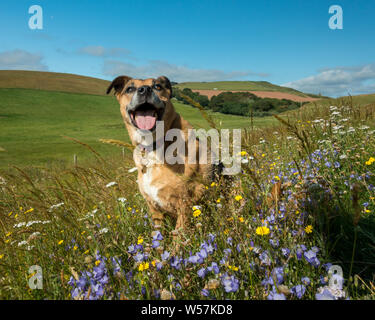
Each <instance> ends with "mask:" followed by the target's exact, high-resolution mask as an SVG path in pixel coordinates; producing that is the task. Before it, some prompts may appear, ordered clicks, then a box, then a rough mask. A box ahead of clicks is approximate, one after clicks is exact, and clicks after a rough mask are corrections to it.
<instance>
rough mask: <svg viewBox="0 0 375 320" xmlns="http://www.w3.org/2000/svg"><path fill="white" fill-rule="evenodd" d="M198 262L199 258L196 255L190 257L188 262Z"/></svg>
mask: <svg viewBox="0 0 375 320" xmlns="http://www.w3.org/2000/svg"><path fill="white" fill-rule="evenodd" d="M198 261H199V257H198V256H196V255H194V256H190V257H189V258H188V262H190V263H193V264H196V263H198Z"/></svg>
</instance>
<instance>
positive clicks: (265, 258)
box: [259, 251, 271, 266]
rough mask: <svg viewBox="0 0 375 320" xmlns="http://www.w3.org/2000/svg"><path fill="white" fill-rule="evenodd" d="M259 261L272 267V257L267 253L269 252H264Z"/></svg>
mask: <svg viewBox="0 0 375 320" xmlns="http://www.w3.org/2000/svg"><path fill="white" fill-rule="evenodd" d="M259 259H260V262H261V263H262V264H265V265H266V266H269V265H271V259H270V257H269V256H268V252H267V251H264V252H262V253H261V254H260V255H259Z"/></svg>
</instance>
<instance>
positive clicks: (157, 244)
mask: <svg viewBox="0 0 375 320" xmlns="http://www.w3.org/2000/svg"><path fill="white" fill-rule="evenodd" d="M159 246H160V242H159V240H152V248H154V249H155V248H157V247H159Z"/></svg>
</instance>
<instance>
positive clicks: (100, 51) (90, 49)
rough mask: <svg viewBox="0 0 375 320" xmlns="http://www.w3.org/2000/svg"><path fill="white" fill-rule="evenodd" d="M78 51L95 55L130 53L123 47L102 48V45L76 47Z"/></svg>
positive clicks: (113, 55) (111, 55)
mask: <svg viewBox="0 0 375 320" xmlns="http://www.w3.org/2000/svg"><path fill="white" fill-rule="evenodd" d="M78 52H79V53H82V54H88V55H90V56H95V57H121V56H128V55H129V54H130V51H129V50H127V49H124V48H104V47H103V46H87V47H83V48H80V49H78Z"/></svg>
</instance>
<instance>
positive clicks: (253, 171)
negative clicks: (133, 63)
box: [0, 89, 375, 300]
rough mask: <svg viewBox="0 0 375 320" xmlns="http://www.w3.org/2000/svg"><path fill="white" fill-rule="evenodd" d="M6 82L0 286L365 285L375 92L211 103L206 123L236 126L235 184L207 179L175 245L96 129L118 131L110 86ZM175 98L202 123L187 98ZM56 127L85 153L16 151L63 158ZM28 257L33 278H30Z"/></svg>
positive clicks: (342, 289)
mask: <svg viewBox="0 0 375 320" xmlns="http://www.w3.org/2000/svg"><path fill="white" fill-rule="evenodd" d="M15 90H16V89H12V90H10V89H2V90H1V96H2V103H3V101H6V99H8V102H7V103H8V104H11V103H13V104H14V105H13V108H9V109H7V110H5V111H4V108H2V109H1V112H2V114H1V117H2V118H0V121H3V122H2V127H1V128H2V135H1V137H2V138H1V139H2V140H1V141H0V146H2V147H3V148H4V149H6V151H5V152H2V155H1V157H3V156H4V154H6V153H7V152H9V153H11V154H12V157H11V158H8V159H5V161H9V159H13V160H14V161H15V162H16V160H15V158H14V154H16V155H17V157H19V158H20V162H19V163H20V164H21V163H23V164H24V165H23V166H22V167H21V166H15V167H6V168H2V169H0V228H1V233H0V298H1V299H76V300H77V299H78V300H80V299H90V300H91V299H163V300H167V299H269V300H277V299H281V300H284V299H292V300H298V299H330V300H337V299H374V298H375V284H374V271H375V251H374V247H375V216H374V212H375V211H374V210H375V176H374V168H375V138H374V133H375V131H374V124H375V119H374V116H375V104H373V103H372V104H371V103H369V104H361V103H358V101H357V102H355V101H354V100H353V99H338V100H330V101H322V102H319V104H318V103H315V104H310V105H306V106H303V107H302V108H301V109H299V110H297V111H290V112H288V113H286V114H283V115H281V116H280V117H278V119H273V120H270V119H262V120H261V121H265V122H263V123H261V124H263V125H264V126H257V125H254V126H250V125H249V122H248V121H249V119H248V118H246V119H241V118H240V117H233V118H231V117H227V116H223V115H219V114H214V115H213V117H212V118H213V119H214V120H215V121H214V124H213V125H214V126H216V125H217V126H220V121H221V126H222V127H224V123H226V127H231V128H233V127H243V128H244V130H243V134H242V136H243V141H242V152H241V153H240V154H239V155H235V156H238V157H240V158H241V162H242V173H241V174H240V175H238V176H235V177H234V180H233V183H234V184H235V185H236V186H238V185H240V186H241V187H240V188H238V187H236V188H234V187H233V188H230V187H229V188H228V182H227V181H225V179H222V180H220V181H218V182H217V183H211V184H208V185H207V186H206V189H207V193H206V195H205V196H204V198H202V199H201V201H200V202H199V203H196V204H193V205H192V208H191V217H190V227H189V228H188V229H187V230H186V231H185V232H184V233H183V235H182V237H181V238H180V239H179V242H180V245H179V248H178V249H176V246H175V244H174V243H173V242H172V236H171V231H172V230H173V221H167V222H166V224H165V225H164V226H163V228H162V229H161V230H160V231H159V232H152V231H153V226H152V221H151V219H150V215H149V213H148V210H147V207H146V204H145V201H144V199H143V198H142V196H141V195H140V194H139V193H138V191H137V190H138V189H137V184H136V172H132V171H129V168H132V167H133V162H132V157H131V153H130V151H129V152H126V153H125V154H124V155H123V154H122V153H121V152H120V150H121V148H118V147H116V146H112V145H104V144H102V143H100V142H98V139H99V138H112V139H119V140H123V141H126V139H127V138H126V137H125V132H124V131H125V129H124V128H123V126H122V123H121V119H120V116H119V112H118V106H117V105H116V101H115V100H114V98H113V97H99V96H90V97H89V96H84V95H71V94H69V95H67V96H65V94H64V93H57V92H56V93H53V94H51V92H44V91H40V92H39V91H38V92H35V91H32V90H19V89H17V91H15ZM59 95H63V96H61V97H59ZM57 97H59V99H57ZM62 98H63V99H62ZM37 101H38V102H39V103H38V102H37ZM40 101H43V105H45V106H46V108H47V106H52V105H53V106H54V107H56V108H55V109H53V114H52V113H51V112H50V111H51V109H41V108H39V107H41V106H42V104H40ZM58 101H64V107H66V108H68V107H70V108H71V109H70V110H71V111H70V112H68V113H67V114H65V115H64V116H63V115H62V114H59V104H58V103H57V102H58ZM59 103H60V102H59ZM78 103H79V105H80V106H81V108H80V110H76V109H74V106H75V105H77V104H78ZM366 103H367V102H366ZM16 107H17V108H16ZM60 107H62V106H61V105H60ZM176 108H177V110H178V111H179V112H181V113H182V114H183V115H184V116H185V118H186V119H188V120H189V121H191V123H192V124H193V125H195V126H201V127H205V128H208V127H209V123H203V121H204V118H203V116H202V114H201V113H200V111H199V110H198V109H193V108H192V107H190V106H184V105H179V104H176ZM210 116H212V115H210ZM221 117H222V118H221ZM4 118H6V119H7V122H4ZM31 118H32V119H33V121H36V122H35V123H38V122H37V121H40V122H39V123H38V125H39V126H40V129H39V130H38V128H36V126H33V127H31V122H30V123H29V119H31ZM82 119H85V120H84V121H82ZM255 120H256V119H255ZM12 121H13V123H12V125H8V124H9V123H10V122H12ZM241 121H243V122H241ZM28 123H29V124H30V127H27V124H28ZM103 123H104V124H105V125H103ZM47 124H50V125H51V127H50V129H49V130H48V131H46V130H45V129H44V128H45V127H46V125H47ZM211 125H212V124H211ZM30 128H33V130H30ZM3 130H6V131H3ZM12 130H15V131H12ZM34 130H35V131H34ZM3 132H7V134H6V137H7V138H6V139H4V136H5V135H3ZM15 132H18V133H19V132H22V134H23V136H22V139H20V138H18V140H17V134H15ZM60 135H69V136H72V137H75V138H76V139H78V140H79V141H82V143H81V144H80V143H78V144H76V148H77V149H76V150H75V149H74V151H73V152H77V153H79V151H78V149H79V148H80V149H82V150H85V151H84V152H85V153H90V154H92V156H91V157H90V158H89V157H88V158H87V161H85V162H84V163H81V162H78V164H77V165H76V166H73V165H72V164H71V163H69V162H67V163H57V162H51V163H50V164H49V165H41V164H40V163H39V165H38V166H28V165H27V166H25V164H29V163H32V162H33V161H32V156H30V155H28V154H27V153H28V152H31V153H32V152H35V153H37V152H38V153H39V152H41V153H42V154H43V157H44V155H45V157H52V158H53V156H54V155H55V154H58V155H59V157H60V156H61V158H63V157H64V143H62V142H61V140H59V139H60ZM24 139H26V140H24ZM27 139H28V140H27ZM37 139H40V141H39V143H37ZM43 139H46V141H48V139H51V140H50V141H53V142H54V146H55V147H54V150H48V148H46V147H45V146H43V143H42V142H43ZM33 142H35V143H37V144H35V145H33ZM59 142H60V144H59ZM66 143H68V144H67V146H66V148H67V150H68V149H69V152H67V153H66V154H68V153H71V152H72V151H71V150H73V149H72V147H73V146H72V143H73V142H72V141H70V140H69V141H67V142H66ZM69 143H70V145H69ZM17 144H18V145H17ZM13 145H15V146H17V148H14V149H12V146H13ZM38 146H40V149H39V150H38V149H37V148H38ZM28 148H29V149H28ZM105 148H108V149H105ZM17 152H18V153H17ZM2 159H3V160H4V158H2ZM228 190H229V192H228ZM35 265H37V266H40V267H41V269H42V271H43V273H42V280H43V288H42V289H34V290H32V289H31V288H30V286H29V284H30V282H32V283H34V281H36V283H37V280H36V279H35V277H36V276H37V274H36V272H35V269H32V270H29V268H30V267H31V266H35ZM332 265H333V266H336V267H334V268H333V269H332V268H331V267H332ZM340 268H341V269H340ZM332 270H335V273H333V274H332V273H331V272H332ZM340 270H342V274H341V272H340Z"/></svg>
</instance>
